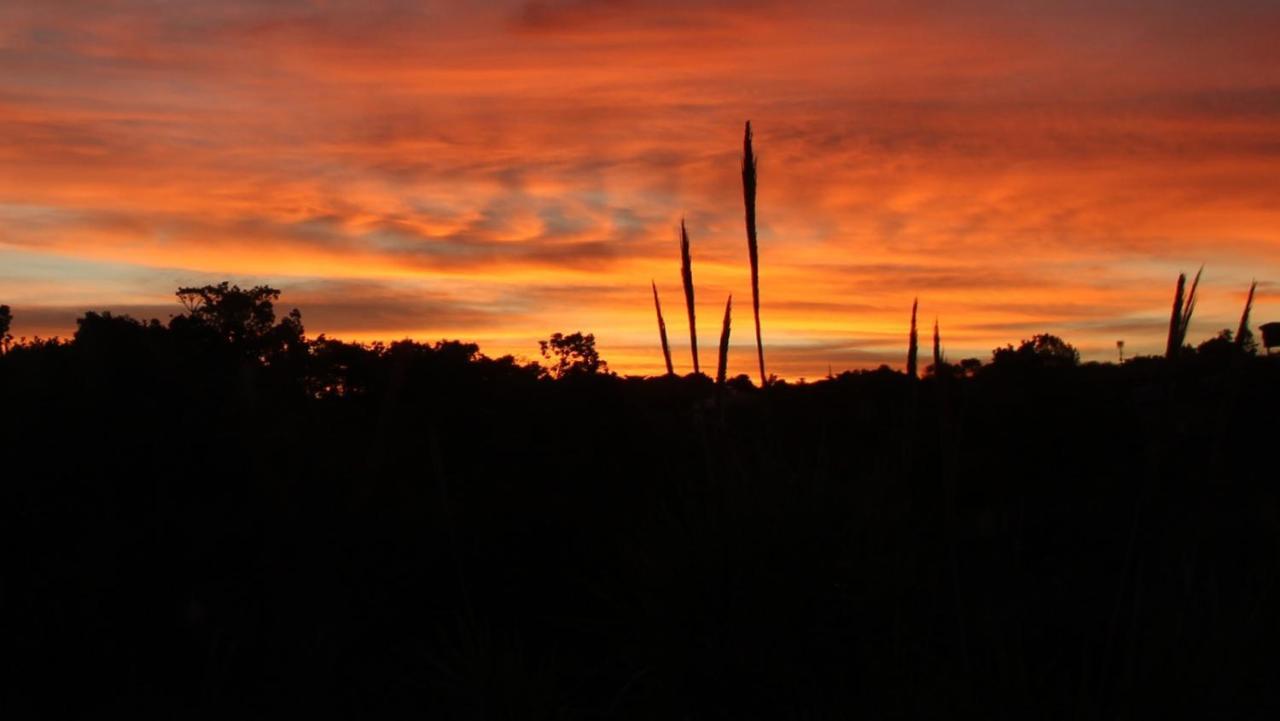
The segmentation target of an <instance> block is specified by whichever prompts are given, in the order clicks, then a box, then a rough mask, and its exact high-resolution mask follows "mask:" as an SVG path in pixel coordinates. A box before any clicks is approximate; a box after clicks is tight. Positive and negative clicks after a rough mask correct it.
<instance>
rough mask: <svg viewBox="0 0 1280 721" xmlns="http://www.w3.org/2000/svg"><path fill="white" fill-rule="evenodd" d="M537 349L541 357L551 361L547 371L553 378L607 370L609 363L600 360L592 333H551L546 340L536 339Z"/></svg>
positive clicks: (591, 373) (605, 371) (592, 373)
mask: <svg viewBox="0 0 1280 721" xmlns="http://www.w3.org/2000/svg"><path fill="white" fill-rule="evenodd" d="M538 349H539V350H540V351H541V353H542V357H543V358H546V359H548V360H550V361H551V362H552V363H551V365H550V366H549V368H548V371H549V372H550V373H551V375H552V376H554V377H555V378H566V377H570V376H583V375H596V374H597V373H607V372H608V370H609V364H608V363H606V362H605V361H603V360H601V358H600V354H599V353H598V352H597V351H596V337H595V335H594V334H592V333H587V334H586V335H583V334H582V333H581V332H577V333H573V334H571V335H564V334H562V333H553V334H552V335H551V337H550V338H548V339H547V340H541V341H538Z"/></svg>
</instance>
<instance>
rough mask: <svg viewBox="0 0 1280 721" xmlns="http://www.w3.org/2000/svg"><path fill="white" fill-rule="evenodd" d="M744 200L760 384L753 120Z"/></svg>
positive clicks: (746, 143)
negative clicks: (752, 140) (752, 147)
mask: <svg viewBox="0 0 1280 721" xmlns="http://www.w3.org/2000/svg"><path fill="white" fill-rule="evenodd" d="M742 200H743V204H744V205H745V206H746V212H747V257H748V258H749V259H750V260H751V310H752V312H753V314H754V315H755V321H756V356H757V357H758V358H759V360H760V386H761V387H764V386H765V385H766V384H767V383H768V382H769V379H768V376H766V375H765V373H764V341H763V340H761V338H760V248H759V246H758V245H757V243H756V154H755V152H754V151H753V150H752V149H751V121H750V120H748V121H747V128H746V131H745V132H744V133H743V137H742Z"/></svg>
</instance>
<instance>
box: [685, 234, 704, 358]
mask: <svg viewBox="0 0 1280 721" xmlns="http://www.w3.org/2000/svg"><path fill="white" fill-rule="evenodd" d="M680 278H681V279H682V280H683V281H684V304H685V306H686V307H687V308H688V309H689V348H690V349H691V350H692V352H693V372H694V373H701V372H702V369H701V368H700V367H699V366H698V323H697V320H696V319H695V313H694V310H693V259H692V258H690V257H689V231H687V230H685V227H684V218H681V219H680Z"/></svg>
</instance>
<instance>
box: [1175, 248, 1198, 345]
mask: <svg viewBox="0 0 1280 721" xmlns="http://www.w3.org/2000/svg"><path fill="white" fill-rule="evenodd" d="M1203 272H1204V266H1203V265H1202V266H1200V270H1197V271H1196V278H1195V280H1193V281H1191V291H1190V292H1188V293H1187V302H1186V305H1184V306H1183V308H1182V327H1181V328H1180V329H1179V331H1178V336H1179V337H1178V340H1179V341H1180V343H1179V347H1181V343H1185V342H1186V340H1187V330H1188V329H1190V328H1191V314H1192V313H1194V312H1195V309H1196V288H1199V287H1200V274H1201V273H1203Z"/></svg>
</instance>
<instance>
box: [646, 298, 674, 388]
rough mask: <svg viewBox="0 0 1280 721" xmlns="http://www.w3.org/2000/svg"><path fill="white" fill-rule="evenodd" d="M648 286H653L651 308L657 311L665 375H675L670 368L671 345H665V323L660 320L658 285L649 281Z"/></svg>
mask: <svg viewBox="0 0 1280 721" xmlns="http://www.w3.org/2000/svg"><path fill="white" fill-rule="evenodd" d="M649 285H651V286H653V308H654V310H656V311H658V336H659V337H660V338H662V359H663V360H665V361H666V362H667V375H669V376H670V375H675V372H676V371H675V369H674V368H672V367H671V345H670V344H668V343H667V322H666V321H665V320H663V319H662V304H661V303H659V302H658V284H657V283H655V282H653V281H652V280H651V281H649Z"/></svg>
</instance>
